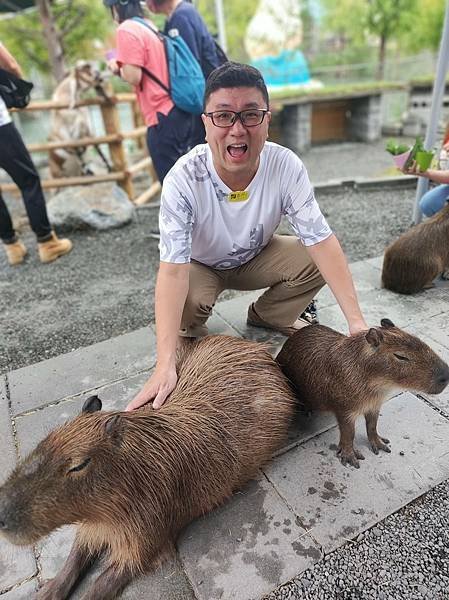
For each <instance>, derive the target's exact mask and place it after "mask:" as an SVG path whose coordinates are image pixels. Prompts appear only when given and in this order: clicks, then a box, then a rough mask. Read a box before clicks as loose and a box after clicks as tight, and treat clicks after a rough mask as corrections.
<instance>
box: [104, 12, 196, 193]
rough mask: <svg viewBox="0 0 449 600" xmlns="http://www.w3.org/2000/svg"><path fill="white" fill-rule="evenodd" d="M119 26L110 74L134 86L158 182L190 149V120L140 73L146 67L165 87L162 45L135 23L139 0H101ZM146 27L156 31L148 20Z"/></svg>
mask: <svg viewBox="0 0 449 600" xmlns="http://www.w3.org/2000/svg"><path fill="white" fill-rule="evenodd" d="M104 4H105V6H107V7H109V8H110V9H111V13H112V17H113V18H114V20H115V21H116V22H117V23H118V24H119V25H118V28H117V32H116V45H117V54H116V57H115V58H114V59H111V60H109V62H108V66H109V68H110V69H111V71H112V72H113V73H114V74H115V75H118V76H120V77H121V78H122V79H123V80H124V81H126V82H128V83H129V84H131V85H133V86H134V88H135V91H136V94H137V98H138V101H139V106H140V109H141V111H142V114H143V117H144V119H145V124H146V125H147V126H148V131H147V144H148V150H149V152H150V155H151V158H152V160H153V164H154V168H155V170H156V173H157V176H158V178H159V181H160V182H161V183H162V181H163V179H164V177H165V175H166V174H167V173H168V171H169V170H170V169H171V168H172V166H173V165H174V164H175V162H176V161H177V160H178V158H180V157H181V156H183V155H184V154H185V153H186V152H188V150H190V147H191V140H192V136H193V131H192V118H191V115H190V114H189V113H186V112H184V111H183V110H181V109H179V108H178V107H177V106H175V105H174V104H173V101H172V99H171V98H170V96H169V94H168V93H167V92H166V91H165V90H164V89H163V88H162V87H161V86H160V85H159V84H158V83H156V82H155V81H153V79H151V78H150V77H148V76H147V75H145V74H144V72H143V71H142V67H145V69H147V70H148V71H150V73H152V74H153V75H155V76H156V77H157V78H158V79H159V80H160V81H161V82H162V83H164V84H165V85H166V86H167V87H168V86H169V77H168V66H167V58H166V55H165V48H164V44H163V42H162V41H161V40H160V39H159V37H158V36H157V35H156V34H155V33H153V32H152V31H150V29H149V28H148V27H146V26H145V25H143V24H142V23H139V22H138V21H134V20H133V17H141V18H143V11H142V7H141V5H140V2H139V0H104ZM146 22H147V24H148V25H149V26H150V27H151V28H152V29H153V30H154V32H157V27H156V26H155V25H154V24H153V23H152V22H151V21H150V20H149V19H147V20H146Z"/></svg>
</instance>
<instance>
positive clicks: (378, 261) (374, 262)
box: [366, 254, 384, 270]
mask: <svg viewBox="0 0 449 600" xmlns="http://www.w3.org/2000/svg"><path fill="white" fill-rule="evenodd" d="M366 262H367V263H368V264H369V265H371V266H372V267H374V268H375V269H380V270H382V265H383V262H384V255H383V254H380V255H379V256H375V257H374V258H368V259H367V261H366Z"/></svg>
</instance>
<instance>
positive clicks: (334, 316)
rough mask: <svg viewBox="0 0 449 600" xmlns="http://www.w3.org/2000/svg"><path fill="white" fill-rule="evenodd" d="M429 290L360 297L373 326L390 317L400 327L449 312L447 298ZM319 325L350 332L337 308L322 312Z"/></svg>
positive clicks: (376, 292)
mask: <svg viewBox="0 0 449 600" xmlns="http://www.w3.org/2000/svg"><path fill="white" fill-rule="evenodd" d="M432 291H433V290H427V291H425V292H422V293H420V294H416V295H415V296H404V295H401V294H395V293H393V292H390V291H388V290H384V289H376V290H370V291H365V292H361V293H359V294H358V298H359V303H360V308H361V310H362V313H363V315H364V317H365V319H366V322H367V323H368V325H370V326H376V325H379V324H380V320H381V319H383V318H384V317H387V318H388V319H390V320H391V321H393V323H394V324H395V325H397V326H398V327H406V326H408V325H411V324H415V323H422V322H428V321H429V319H431V318H432V317H436V316H438V315H441V314H442V313H443V312H444V311H446V310H447V306H448V302H447V299H445V298H442V297H436V296H435V295H432ZM320 323H322V324H323V325H327V326H328V327H332V328H333V329H336V330H338V331H341V332H343V333H347V324H346V320H345V318H344V316H343V313H342V312H341V310H340V308H339V307H338V306H337V305H334V306H328V307H326V308H323V309H322V310H320Z"/></svg>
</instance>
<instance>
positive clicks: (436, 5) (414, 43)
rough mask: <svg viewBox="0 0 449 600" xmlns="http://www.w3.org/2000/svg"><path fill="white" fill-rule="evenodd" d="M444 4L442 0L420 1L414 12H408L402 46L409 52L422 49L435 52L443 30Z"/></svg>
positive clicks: (401, 38) (401, 39)
mask: <svg viewBox="0 0 449 600" xmlns="http://www.w3.org/2000/svg"><path fill="white" fill-rule="evenodd" d="M444 10H445V3H444V2H443V0H420V2H419V3H418V6H417V7H416V9H415V10H413V11H410V12H409V14H408V18H407V28H406V29H405V30H404V31H403V32H402V34H401V37H400V41H401V44H402V46H403V47H404V48H405V49H406V50H408V51H410V52H419V51H420V50H422V49H423V48H428V49H429V50H433V51H435V52H436V51H437V50H438V48H439V45H440V39H441V33H442V30H443V22H444Z"/></svg>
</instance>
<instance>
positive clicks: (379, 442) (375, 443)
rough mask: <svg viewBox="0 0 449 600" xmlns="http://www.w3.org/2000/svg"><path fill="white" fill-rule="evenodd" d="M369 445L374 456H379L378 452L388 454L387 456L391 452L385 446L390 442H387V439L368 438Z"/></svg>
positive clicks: (378, 437)
mask: <svg viewBox="0 0 449 600" xmlns="http://www.w3.org/2000/svg"><path fill="white" fill-rule="evenodd" d="M369 443H370V446H371V450H372V451H373V452H374V454H379V450H383V451H384V452H388V454H389V453H390V452H391V448H390V447H389V446H387V444H389V443H390V440H387V438H383V437H380V435H378V436H376V437H373V438H370V440H369Z"/></svg>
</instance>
